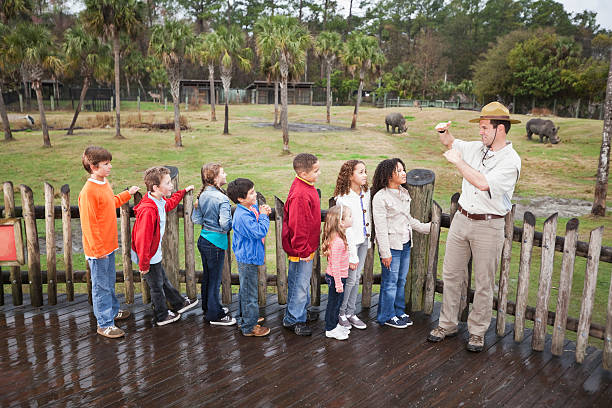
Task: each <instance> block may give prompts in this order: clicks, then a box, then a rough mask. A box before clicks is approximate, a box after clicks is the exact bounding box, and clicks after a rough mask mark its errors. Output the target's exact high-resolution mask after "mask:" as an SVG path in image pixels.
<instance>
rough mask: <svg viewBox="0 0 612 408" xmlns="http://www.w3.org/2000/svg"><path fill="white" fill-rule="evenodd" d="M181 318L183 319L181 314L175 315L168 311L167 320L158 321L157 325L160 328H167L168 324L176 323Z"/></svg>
mask: <svg viewBox="0 0 612 408" xmlns="http://www.w3.org/2000/svg"><path fill="white" fill-rule="evenodd" d="M180 318H181V315H180V314H178V313H174V312H173V311H171V310H168V315H166V318H165V319H164V320H160V321H158V322H157V323H155V324H157V325H158V326H165V325H167V324H170V323H174V322H176V321H177V320H178V319H180Z"/></svg>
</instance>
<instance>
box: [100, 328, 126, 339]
mask: <svg viewBox="0 0 612 408" xmlns="http://www.w3.org/2000/svg"><path fill="white" fill-rule="evenodd" d="M97 332H98V334H99V335H101V336H104V337H108V338H109V339H116V338H119V337H123V336H125V332H124V331H123V330H121V329H120V328H118V327H117V326H108V327H98V330H97Z"/></svg>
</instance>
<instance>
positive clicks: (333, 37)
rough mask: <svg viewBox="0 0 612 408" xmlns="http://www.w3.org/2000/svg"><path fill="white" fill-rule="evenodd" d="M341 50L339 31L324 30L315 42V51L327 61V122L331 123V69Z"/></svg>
mask: <svg viewBox="0 0 612 408" xmlns="http://www.w3.org/2000/svg"><path fill="white" fill-rule="evenodd" d="M341 51H342V37H340V34H339V33H336V32H332V31H323V32H322V33H321V34H319V36H318V37H317V40H316V42H315V52H316V53H317V55H319V56H321V57H323V60H324V61H325V70H326V74H327V92H326V94H325V95H326V101H327V123H330V119H331V69H332V65H333V64H334V62H335V61H336V58H338V55H339V54H340V52H341Z"/></svg>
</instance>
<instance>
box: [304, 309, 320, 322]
mask: <svg viewBox="0 0 612 408" xmlns="http://www.w3.org/2000/svg"><path fill="white" fill-rule="evenodd" d="M317 320H319V312H311V311H310V310H307V311H306V321H307V322H316V321H317Z"/></svg>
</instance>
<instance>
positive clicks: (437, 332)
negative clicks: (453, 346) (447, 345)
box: [427, 326, 458, 343]
mask: <svg viewBox="0 0 612 408" xmlns="http://www.w3.org/2000/svg"><path fill="white" fill-rule="evenodd" d="M457 332H458V330H457V328H456V327H455V330H452V331H451V330H447V329H445V328H443V327H440V326H438V327H436V328H435V329H433V330H432V331H431V332H430V333H429V336H427V341H431V342H434V343H437V342H439V341H442V340H444V338H445V337H453V336H456V335H457Z"/></svg>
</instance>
